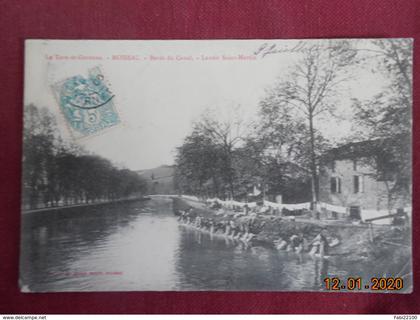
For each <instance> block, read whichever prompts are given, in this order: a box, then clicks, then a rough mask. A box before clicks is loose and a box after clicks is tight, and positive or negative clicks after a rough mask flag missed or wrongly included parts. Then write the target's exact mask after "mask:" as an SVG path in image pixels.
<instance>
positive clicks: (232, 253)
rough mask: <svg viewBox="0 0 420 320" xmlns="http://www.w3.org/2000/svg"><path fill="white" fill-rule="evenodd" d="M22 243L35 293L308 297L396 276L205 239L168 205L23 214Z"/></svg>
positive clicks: (380, 268) (24, 277) (374, 266)
mask: <svg viewBox="0 0 420 320" xmlns="http://www.w3.org/2000/svg"><path fill="white" fill-rule="evenodd" d="M22 244H23V245H22V251H21V263H20V264H21V282H22V285H24V287H25V288H26V289H29V290H31V291H113V290H118V291H130V290H137V291H138V290H289V291H295V290H296V291H302V290H305V291H308V290H323V288H324V278H325V277H326V276H330V277H332V276H338V277H342V278H344V277H347V276H365V277H366V278H368V277H369V278H370V277H371V276H373V275H382V274H381V273H382V272H384V270H388V271H389V270H390V265H389V264H387V265H386V264H384V263H382V264H378V263H375V262H372V263H370V264H361V263H351V264H349V263H348V262H346V261H345V260H340V259H335V260H333V261H330V262H329V261H327V260H322V259H317V258H313V257H311V256H309V255H307V254H296V253H290V252H289V253H288V252H278V251H275V250H273V249H271V248H264V247H249V246H247V245H245V244H244V243H242V242H238V241H233V240H231V239H228V238H223V237H218V236H212V235H210V234H207V233H202V232H200V231H197V230H195V229H191V228H189V227H185V226H180V225H179V224H178V222H177V220H176V218H175V217H174V215H173V213H172V208H171V202H170V201H163V200H159V201H157V200H152V201H148V202H138V201H137V202H127V203H120V204H118V205H117V204H115V205H109V204H108V205H101V206H94V207H85V208H73V209H66V210H57V211H50V212H45V213H33V214H25V215H23V229H22ZM373 270H375V272H373Z"/></svg>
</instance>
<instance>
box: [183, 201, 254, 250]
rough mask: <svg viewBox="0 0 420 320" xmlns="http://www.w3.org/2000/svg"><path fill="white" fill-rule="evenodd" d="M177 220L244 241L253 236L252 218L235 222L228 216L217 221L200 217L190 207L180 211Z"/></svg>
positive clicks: (249, 239)
mask: <svg viewBox="0 0 420 320" xmlns="http://www.w3.org/2000/svg"><path fill="white" fill-rule="evenodd" d="M178 220H179V221H180V222H182V223H183V224H187V225H191V226H193V227H195V228H197V229H200V230H201V231H206V232H209V233H210V234H218V235H223V236H225V237H229V238H231V239H236V240H241V241H244V242H249V241H251V240H252V238H253V237H254V236H255V233H254V232H253V231H254V229H255V226H254V220H253V219H248V220H247V221H246V222H238V221H236V222H235V221H234V220H233V219H229V218H226V219H221V220H218V221H217V220H216V219H212V218H205V217H201V216H200V215H198V214H197V213H196V212H194V210H193V209H192V208H189V209H188V210H185V211H180V215H179V218H178Z"/></svg>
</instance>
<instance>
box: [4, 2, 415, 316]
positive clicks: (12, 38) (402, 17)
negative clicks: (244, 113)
mask: <svg viewBox="0 0 420 320" xmlns="http://www.w3.org/2000/svg"><path fill="white" fill-rule="evenodd" d="M419 9H420V2H419V1H416V0H312V1H309V0H308V1H306V0H282V1H281V0H280V1H274V0H270V1H262V0H238V1H236V0H231V1H228V0H221V1H200V0H190V1H168V0H167V1H152V0H145V1H128V0H127V1H87V0H86V1H82V0H80V1H65V0H60V1H46V0H35V1H32V0H31V1H2V0H0V35H1V36H0V37H1V38H0V39H1V41H0V74H1V80H0V147H1V151H0V164H1V166H0V199H1V207H0V313H6V312H7V313H35V314H37V313H41V314H42V313H370V312H372V313H414V312H416V313H420V301H419V289H418V285H419V280H420V268H419V263H418V259H417V258H419V248H420V246H418V245H417V241H418V240H419V238H420V237H419V236H418V235H417V232H418V231H419V228H420V225H419V223H420V219H419V218H418V217H416V213H417V210H418V209H419V201H418V199H419V198H418V197H417V196H418V192H419V188H418V187H417V186H416V181H417V178H416V176H419V174H420V168H419V167H418V156H419V153H418V152H417V151H418V150H419V145H420V143H418V142H416V138H417V137H420V131H419V130H418V128H417V127H416V128H415V129H414V151H415V153H414V195H415V198H414V208H415V210H414V211H415V214H414V217H415V218H414V237H413V241H414V257H415V261H414V278H415V279H414V280H415V284H414V288H415V290H414V293H413V294H410V295H398V294H369V293H366V294H344V293H339V294H333V293H253V292H246V293H223V292H210V293H208V292H166V293H141V292H137V293H49V294H21V293H19V290H18V286H17V281H18V248H19V232H20V231H19V230H20V229H19V224H20V214H19V192H20V169H21V165H20V160H21V129H22V120H21V119H22V98H23V78H22V75H23V41H24V39H25V38H50V39H224V38H228V39H235V38H240V39H248V38H249V39H255V38H274V39H277V38H279V39H280V38H328V37H333V38H334V37H414V38H415V39H416V41H420V28H419V24H420V14H419V13H420V10H419ZM416 45H417V43H415V46H416ZM419 58H420V57H419V51H418V50H415V73H414V74H415V76H414V83H415V86H414V88H415V92H414V102H415V104H414V123H415V124H417V123H418V121H419V116H420V114H419V112H418V110H417V107H418V104H419V94H420V91H419V88H418V86H417V85H416V84H417V83H418V80H419Z"/></svg>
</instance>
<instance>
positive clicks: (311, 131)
mask: <svg viewBox="0 0 420 320" xmlns="http://www.w3.org/2000/svg"><path fill="white" fill-rule="evenodd" d="M313 121H314V119H313V114H312V112H309V135H310V142H311V150H310V153H311V159H310V160H311V164H310V167H311V175H312V182H311V192H312V202H314V203H315V202H317V201H318V187H317V183H318V175H317V172H316V156H315V132H314V123H313Z"/></svg>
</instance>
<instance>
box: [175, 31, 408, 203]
mask: <svg viewBox="0 0 420 320" xmlns="http://www.w3.org/2000/svg"><path fill="white" fill-rule="evenodd" d="M297 47H298V48H299V49H298V50H299V52H297V54H299V55H300V57H301V58H300V60H299V61H298V62H297V63H296V65H295V66H294V68H293V70H292V72H290V73H289V74H287V76H286V77H283V78H282V79H279V80H278V82H277V83H275V84H274V85H273V86H271V87H270V88H267V90H266V96H265V97H264V98H263V99H262V100H261V101H260V103H259V117H258V119H257V120H256V121H254V122H253V123H251V124H250V123H244V122H243V121H242V120H241V119H240V116H239V113H236V116H234V117H231V118H229V119H224V120H220V117H219V118H218V117H217V116H216V115H215V114H212V113H211V112H207V113H206V114H204V115H203V117H202V118H201V119H200V120H199V121H197V122H196V123H195V124H194V126H193V131H192V133H191V134H190V135H189V136H187V137H186V138H185V141H184V143H183V145H182V146H180V147H179V148H178V152H177V159H176V172H175V182H176V187H177V188H178V190H179V191H180V192H186V193H190V194H201V195H204V194H206V195H217V196H219V197H235V198H238V197H243V195H245V194H246V193H247V192H249V189H250V187H251V186H253V185H259V186H260V187H261V190H262V192H263V193H265V192H266V191H268V192H269V193H270V194H283V196H284V197H285V200H288V201H298V200H303V199H302V198H305V197H306V200H312V201H318V200H319V199H318V177H319V167H320V159H321V155H322V154H323V153H324V152H325V151H326V150H327V149H328V148H330V147H331V146H332V145H331V143H330V142H329V141H328V140H327V139H326V138H325V137H324V136H323V134H322V132H321V131H319V130H317V126H316V123H317V121H318V119H319V118H321V117H323V116H328V117H329V119H331V120H333V119H334V118H335V117H336V112H335V111H336V106H337V104H338V103H339V100H340V96H341V93H342V92H345V90H346V89H347V88H346V86H345V85H346V83H348V80H351V78H352V75H353V74H354V71H355V70H356V71H357V70H360V69H366V68H368V67H370V68H374V70H375V72H381V73H382V74H383V75H385V77H386V78H388V79H389V82H388V83H385V82H384V90H383V93H382V94H381V95H378V96H376V97H375V98H374V99H373V100H370V101H359V100H357V99H354V100H353V110H354V118H353V121H354V123H355V124H356V125H357V127H358V128H361V129H362V130H357V129H355V130H354V135H352V136H351V137H349V139H350V140H353V141H360V140H369V139H377V138H381V139H383V140H388V141H389V140H390V139H393V140H394V141H401V136H402V135H404V137H407V138H405V139H409V137H410V132H411V104H412V97H411V81H412V78H411V68H412V60H411V59H412V58H411V41H410V40H408V39H405V40H393V39H391V40H381V41H374V42H369V41H368V42H366V46H364V43H363V40H361V42H360V43H357V44H356V45H353V43H352V42H349V41H345V40H343V41H331V42H314V43H311V44H310V45H308V44H305V45H302V46H297ZM387 145H392V144H389V143H388V144H387ZM397 145H398V147H395V146H394V147H393V148H389V149H387V150H385V151H386V152H384V154H386V158H387V159H388V160H389V159H391V160H390V161H387V163H388V164H389V165H388V166H385V171H387V172H388V173H389V172H393V173H394V177H396V178H398V183H395V184H393V188H396V189H398V188H403V189H405V190H409V186H410V185H411V170H410V168H411V156H410V149H411V148H410V147H411V144H410V141H405V142H404V143H397ZM382 158H383V157H382ZM378 160H383V159H378ZM382 163H383V161H382ZM377 167H378V168H379V166H377ZM380 167H381V168H382V169H381V170H382V171H384V166H383V165H381V166H380ZM379 171H380V170H379V169H378V175H380V174H381V173H380V172H379ZM396 189H395V190H394V191H397V190H396ZM298 198H300V199H298Z"/></svg>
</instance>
